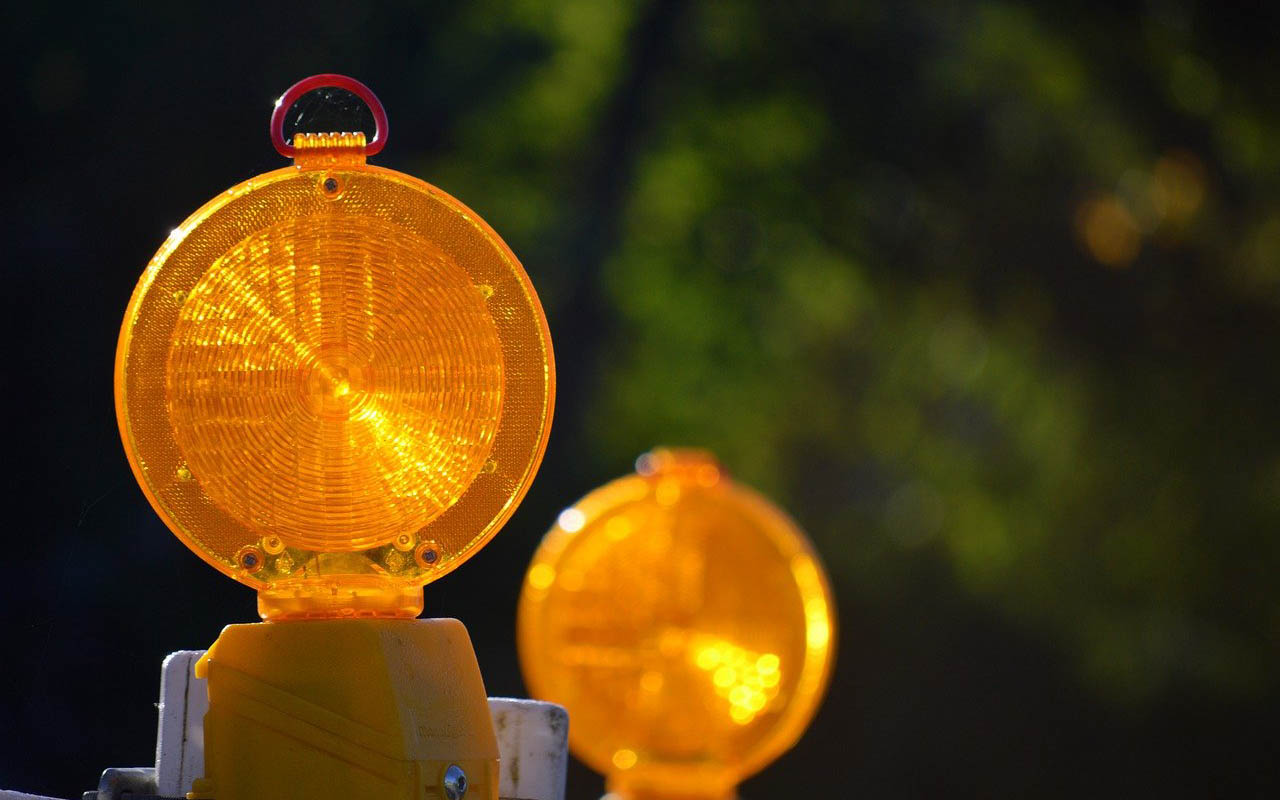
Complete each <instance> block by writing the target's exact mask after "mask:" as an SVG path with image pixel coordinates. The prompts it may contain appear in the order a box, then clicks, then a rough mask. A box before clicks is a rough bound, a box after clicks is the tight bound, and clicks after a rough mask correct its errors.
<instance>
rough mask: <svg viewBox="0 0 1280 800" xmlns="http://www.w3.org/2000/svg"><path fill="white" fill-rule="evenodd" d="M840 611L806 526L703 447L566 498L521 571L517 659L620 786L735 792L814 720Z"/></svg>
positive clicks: (582, 751) (628, 791) (634, 795)
mask: <svg viewBox="0 0 1280 800" xmlns="http://www.w3.org/2000/svg"><path fill="white" fill-rule="evenodd" d="M834 617H835V609H834V604H833V597H832V594H831V589H830V587H829V585H828V583H827V578H826V575H825V573H824V572H823V568H822V565H821V563H819V561H818V559H817V556H816V555H815V554H814V551H813V549H812V548H811V547H810V545H809V542H808V540H807V539H806V538H805V536H804V534H803V533H802V532H801V531H800V530H799V528H797V527H796V525H795V523H794V522H792V521H791V520H790V519H789V518H788V517H787V516H786V515H785V514H783V513H782V512H781V511H780V510H779V509H778V508H777V507H775V506H774V505H772V504H771V503H769V502H768V501H767V500H765V499H764V498H763V497H761V496H760V495H759V494H757V493H756V492H754V491H752V490H750V489H748V488H746V487H744V486H742V485H740V484H738V483H735V482H734V481H732V480H731V479H730V478H729V477H727V476H726V475H725V474H724V471H723V470H722V469H721V468H720V466H719V465H718V464H717V463H716V461H715V460H714V459H713V458H712V457H711V456H710V455H708V454H706V453H703V452H698V451H687V450H685V451H682V450H655V451H654V452H652V453H649V454H647V455H644V456H641V457H640V459H639V460H638V461H637V474H634V475H629V476H627V477H624V478H620V479H618V480H616V481H613V482H612V483H609V484H607V485H605V486H603V487H601V488H599V489H596V490H595V491H593V492H591V493H590V494H588V495H587V496H586V497H584V498H582V499H581V500H579V501H578V502H577V503H576V504H575V505H574V506H573V507H571V508H569V509H567V510H565V511H564V512H563V513H561V514H560V517H559V520H558V522H557V524H556V525H555V527H553V528H552V529H551V531H550V532H549V533H548V534H547V535H546V538H545V539H544V540H543V542H542V544H541V546H540V547H539V548H538V551H537V553H536V554H535V555H534V558H533V563H532V564H531V566H530V567H529V571H528V573H527V575H526V577H525V581H524V588H523V590H522V593H521V597H520V607H519V620H518V636H519V649H520V662H521V666H522V667H523V670H524V674H525V678H526V681H527V683H528V684H529V687H530V690H531V692H532V693H533V695H534V696H536V697H540V698H542V699H545V700H551V701H553V702H555V703H559V704H560V705H563V706H565V707H566V708H567V709H568V710H569V715H570V718H571V719H572V720H573V724H572V726H571V727H570V729H569V746H570V748H571V749H572V750H573V751H574V753H575V754H576V755H577V756H578V757H579V758H581V759H582V760H583V761H585V762H586V763H587V764H589V765H590V766H592V767H593V768H595V769H596V770H598V771H600V772H603V773H605V774H606V775H607V782H608V787H609V791H610V792H611V793H612V796H615V797H617V798H621V799H622V800H650V799H656V798H667V799H671V798H682V799H687V800H693V799H694V798H699V799H700V800H725V798H731V797H733V796H734V794H735V787H736V785H737V784H738V783H739V782H740V781H741V780H742V779H743V778H744V777H746V776H748V775H750V774H752V773H753V772H755V771H757V770H759V769H760V768H762V767H763V766H765V765H766V764H768V763H769V762H770V761H772V760H773V759H775V758H776V757H777V756H779V755H780V754H781V753H783V752H784V751H785V750H787V749H788V748H790V747H791V746H792V745H793V744H794V743H795V742H796V741H797V740H798V739H799V738H800V735H801V734H802V733H803V732H804V729H805V727H806V726H807V725H808V724H809V720H810V719H811V718H812V716H813V714H814V712H815V711H816V710H817V707H818V704H819V702H820V700H821V698H822V694H823V692H824V691H825V689H826V684H827V680H828V676H829V675H830V672H831V667H832V662H833V659H834V644H835V643H834V636H835V633H834Z"/></svg>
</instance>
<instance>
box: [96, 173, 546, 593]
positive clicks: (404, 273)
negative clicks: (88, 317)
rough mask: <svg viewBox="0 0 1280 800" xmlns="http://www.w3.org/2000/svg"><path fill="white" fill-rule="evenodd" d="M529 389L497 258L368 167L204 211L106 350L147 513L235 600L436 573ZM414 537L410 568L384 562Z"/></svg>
mask: <svg viewBox="0 0 1280 800" xmlns="http://www.w3.org/2000/svg"><path fill="white" fill-rule="evenodd" d="M328 181H333V182H334V185H335V186H336V187H337V189H336V193H335V192H334V191H330V190H329V189H328V188H326V184H327V182H328ZM553 394H554V367H553V361H552V355H551V342H550V337H549V335H548V332H547V326H546V320H545V318H544V316H543V313H542V309H541V306H540V304H539V302H538V299H537V296H536V294H535V293H534V291H533V287H532V285H531V284H530V283H529V279H528V277H527V276H526V275H525V273H524V271H523V269H522V268H521V267H520V265H519V262H517V261H516V259H515V257H514V256H513V255H512V254H511V251H510V250H509V249H508V248H507V247H506V245H505V244H503V243H502V241H501V239H499V238H498V237H497V235H496V234H495V233H494V232H493V231H492V230H491V229H490V228H489V227H488V226H486V225H485V224H484V223H483V222H482V221H480V220H479V218H478V217H476V215H475V214H474V212H471V211H470V210H468V209H467V208H466V207H465V206H463V205H462V204H461V203H459V202H458V201H457V200H455V199H453V198H452V197H449V196H448V195H446V194H445V193H443V192H441V191H440V190H438V189H435V188H434V187H431V186H429V185H427V184H425V183H423V182H421V181H418V180H416V179H414V178H411V177H409V176H407V175H403V174H402V173H398V172H394V171H391V170H386V169H381V168H378V167H372V166H368V165H359V166H355V165H352V166H348V167H347V168H343V169H330V168H326V169H323V170H321V169H316V170H306V169H302V170H300V169H298V168H288V169H284V170H279V171H277V172H273V173H268V174H266V175H262V176H258V177H257V178H254V179H253V180H251V181H247V182H245V183H243V184H241V185H239V186H237V187H234V188H233V189H231V190H228V191H227V192H226V193H224V194H223V195H220V196H219V197H218V198H215V199H214V200H213V201H211V202H210V203H208V204H206V206H205V207H203V208H202V209H200V210H199V211H197V212H196V213H195V214H194V215H193V216H192V217H191V218H190V219H188V220H187V221H186V222H185V223H183V225H182V226H180V227H179V228H178V229H176V230H175V231H174V232H173V234H172V235H171V236H170V237H169V240H168V241H167V242H166V243H165V245H164V246H163V247H162V248H161V249H160V251H159V252H158V253H157V254H156V257H155V258H154V259H153V261H152V263H151V264H150V265H149V266H148V268H147V270H146V272H145V273H144V275H143V277H142V280H141V281H140V283H139V285H138V288H137V290H136V291H135V292H134V296H133V299H132V301H131V302H130V305H129V309H128V311H127V313H126V317H125V322H124V326H123V327H122V330H121V339H120V347H119V353H118V356H117V373H116V396H117V411H118V414H119V418H120V424H121V431H122V435H123V438H124V442H125V448H126V450H127V452H128V453H129V456H130V461H131V463H132V465H133V467H134V471H135V473H136V475H137V476H138V479H139V482H140V483H141V484H142V487H143V489H144V491H145V492H146V494H147V496H148V498H149V499H150V500H151V502H152V504H153V505H154V506H155V507H156V509H157V511H158V512H159V513H160V515H161V517H163V518H164V520H165V521H166V523H168V524H169V526H170V527H171V528H172V529H173V530H174V532H175V533H177V535H178V536H179V537H180V538H181V539H182V540H183V541H184V542H186V543H187V544H188V545H189V546H190V547H192V549H193V550H195V551H196V552H197V553H199V554H200V555H201V556H202V557H204V558H205V559H206V560H208V561H210V563H213V564H214V565H215V566H217V567H218V568H219V569H222V570H223V571H224V572H227V573H228V574H230V575H232V576H233V577H235V578H237V579H238V580H241V581H243V582H245V583H248V584H250V585H253V586H256V587H258V588H263V587H264V586H275V587H288V586H294V585H295V584H298V583H299V582H304V583H305V582H306V581H312V580H316V579H321V578H323V579H325V580H333V579H338V578H341V577H342V576H357V577H358V580H355V583H361V582H362V581H363V582H365V583H367V582H369V581H392V582H398V583H401V584H421V583H425V582H427V581H430V580H434V579H435V578H436V577H439V576H441V575H443V574H445V573H447V572H448V571H450V570H451V569H453V568H454V567H456V566H457V565H458V564H460V563H461V562H462V561H463V560H465V558H467V557H468V556H469V555H470V554H471V553H473V552H474V551H475V550H476V549H478V548H479V547H481V546H483V544H484V543H485V542H487V541H488V539H489V538H490V537H491V536H492V535H493V534H494V533H495V532H496V531H497V530H498V528H499V527H501V525H502V523H503V522H505V521H506V519H507V517H508V516H509V515H510V513H511V512H512V511H513V510H514V508H515V506H516V505H517V504H518V502H519V500H520V498H521V497H522V496H523V494H524V492H525V490H526V488H527V486H528V483H529V481H530V480H531V479H532V476H533V473H534V472H535V471H536V469H537V466H538V463H539V461H540V460H541V457H542V452H543V449H544V448H545V444H546V437H547V434H548V431H549V425H550V415H551V406H552V402H553ZM428 540H429V541H430V542H431V543H432V553H433V555H432V556H431V559H430V561H429V562H427V561H423V560H422V559H419V558H414V557H413V554H412V553H408V554H407V557H406V555H404V554H403V553H404V551H406V550H413V548H414V547H415V546H416V545H415V544H413V543H416V542H422V541H428ZM263 542H272V543H278V546H274V544H273V546H272V547H270V548H268V549H265V550H264V549H259V550H256V551H255V552H257V553H258V555H257V556H254V557H253V558H251V559H248V560H246V559H244V558H238V557H237V554H238V553H241V552H242V551H243V550H244V548H246V547H255V548H256V547H259V546H260V544H261V543H263ZM250 561H251V562H252V563H249V562H250ZM353 585H354V584H353ZM361 585H363V583H361Z"/></svg>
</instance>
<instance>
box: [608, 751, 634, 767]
mask: <svg viewBox="0 0 1280 800" xmlns="http://www.w3.org/2000/svg"><path fill="white" fill-rule="evenodd" d="M639 760H640V759H639V758H637V757H636V751H634V750H626V749H623V750H618V751H615V752H614V754H613V765H614V766H615V767H617V768H618V769H631V768H632V767H634V766H635V765H636V762H637V761H639Z"/></svg>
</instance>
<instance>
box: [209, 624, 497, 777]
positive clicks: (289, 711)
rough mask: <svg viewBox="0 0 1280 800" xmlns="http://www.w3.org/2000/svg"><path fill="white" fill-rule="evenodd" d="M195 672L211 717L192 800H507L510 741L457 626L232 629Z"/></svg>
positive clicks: (252, 626)
mask: <svg viewBox="0 0 1280 800" xmlns="http://www.w3.org/2000/svg"><path fill="white" fill-rule="evenodd" d="M195 671H196V676H197V677H204V678H207V679H208V681H209V711H208V714H207V715H206V716H205V719H204V736H205V742H204V763H205V776H204V777H203V778H200V779H198V780H196V782H195V784H194V786H193V791H192V792H191V793H189V794H188V795H187V797H188V799H189V800H207V799H208V798H216V799H217V800H267V799H268V798H270V799H271V800H276V799H277V798H281V797H306V798H308V800H325V799H326V798H333V799H334V800H338V798H341V799H342V800H363V799H364V798H369V800H375V798H376V800H389V799H390V798H396V799H397V800H400V799H403V800H451V799H452V798H456V797H458V796H459V795H460V792H459V790H461V794H465V796H466V798H467V800H497V797H498V743H497V739H496V738H495V737H494V732H493V723H492V721H491V719H490V716H489V710H488V703H487V697H486V693H485V689H484V682H483V680H482V679H481V676H480V668H479V666H478V665H477V663H476V657H475V652H474V651H473V650H472V647H471V639H470V637H469V636H468V635H467V630H466V628H465V627H463V625H462V623H461V622H459V621H457V620H454V619H425V620H420V619H342V620H314V621H294V622H272V623H258V624H249V625H231V626H228V627H227V628H225V629H224V630H223V631H222V635H221V636H219V637H218V641H217V642H215V643H214V645H213V646H212V647H211V648H209V651H208V653H207V654H206V655H205V656H204V657H203V658H202V659H200V661H199V662H197V664H196V668H195ZM460 777H461V779H460Z"/></svg>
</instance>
